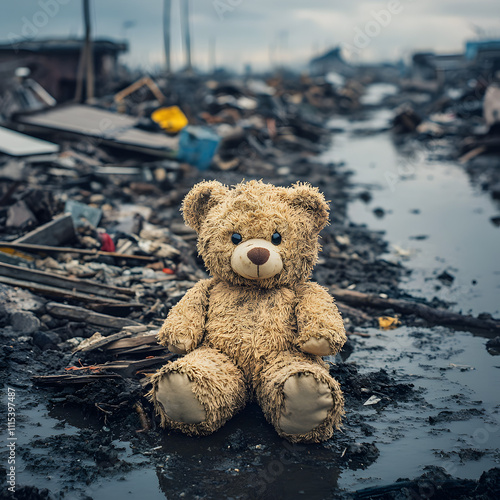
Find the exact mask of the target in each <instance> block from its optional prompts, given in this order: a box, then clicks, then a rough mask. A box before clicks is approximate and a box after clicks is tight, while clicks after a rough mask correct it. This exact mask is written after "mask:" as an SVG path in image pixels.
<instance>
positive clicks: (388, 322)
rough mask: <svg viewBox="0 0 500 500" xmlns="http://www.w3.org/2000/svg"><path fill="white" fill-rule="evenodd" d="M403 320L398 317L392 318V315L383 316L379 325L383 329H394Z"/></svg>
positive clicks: (379, 320)
mask: <svg viewBox="0 0 500 500" xmlns="http://www.w3.org/2000/svg"><path fill="white" fill-rule="evenodd" d="M400 324H401V322H400V321H399V319H398V318H392V317H391V316H381V317H380V318H379V319H378V326H379V327H380V328H382V330H392V329H393V328H397V327H398V326H399V325H400Z"/></svg>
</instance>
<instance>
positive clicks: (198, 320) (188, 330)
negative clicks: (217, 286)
mask: <svg viewBox="0 0 500 500" xmlns="http://www.w3.org/2000/svg"><path fill="white" fill-rule="evenodd" d="M212 282H213V280H212V279H207V280H201V281H199V282H198V283H196V285H194V286H193V288H191V289H190V290H188V291H187V292H186V295H184V297H183V298H182V299H181V300H180V301H179V302H178V303H177V304H176V305H175V306H174V307H173V308H172V309H171V310H170V312H169V313H168V316H167V319H166V320H165V322H164V323H163V326H162V327H161V329H160V331H159V332H158V341H159V343H160V344H162V345H165V346H167V347H168V349H169V350H170V351H172V352H174V353H176V354H186V353H187V352H190V351H192V350H193V349H195V348H196V347H197V346H198V345H199V344H200V342H201V341H202V339H203V334H204V330H205V320H206V312H207V307H208V298H209V294H210V288H211V287H212Z"/></svg>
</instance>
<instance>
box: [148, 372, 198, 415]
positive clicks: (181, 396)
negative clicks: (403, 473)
mask: <svg viewBox="0 0 500 500" xmlns="http://www.w3.org/2000/svg"><path fill="white" fill-rule="evenodd" d="M193 386H194V384H193V382H191V381H190V380H189V378H188V376H187V375H186V374H185V373H178V372H172V373H168V374H167V375H165V376H163V377H162V378H161V379H160V381H159V382H158V388H157V390H156V400H157V401H158V402H159V403H160V405H161V406H162V408H163V410H164V412H165V413H166V415H167V417H168V418H170V419H171V420H173V421H174V422H181V423H185V424H199V423H200V422H203V421H205V420H206V417H207V414H206V412H205V408H203V405H202V404H201V403H200V402H199V401H198V399H197V398H196V396H195V395H194V392H193Z"/></svg>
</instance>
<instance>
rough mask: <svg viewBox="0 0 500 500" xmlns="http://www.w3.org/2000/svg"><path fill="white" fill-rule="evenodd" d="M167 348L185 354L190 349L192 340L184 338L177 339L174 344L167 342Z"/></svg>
mask: <svg viewBox="0 0 500 500" xmlns="http://www.w3.org/2000/svg"><path fill="white" fill-rule="evenodd" d="M167 349H168V350H169V351H170V352H173V353H174V354H186V353H188V352H189V351H191V350H192V341H191V340H189V339H188V338H186V339H179V340H177V341H176V342H175V344H173V343H171V342H169V343H168V344H167Z"/></svg>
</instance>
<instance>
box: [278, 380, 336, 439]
mask: <svg viewBox="0 0 500 500" xmlns="http://www.w3.org/2000/svg"><path fill="white" fill-rule="evenodd" d="M283 393H284V396H285V399H284V405H283V409H282V411H281V417H280V419H279V422H278V426H279V428H280V429H281V430H282V432H284V433H285V434H305V433H306V432H309V431H311V430H313V429H314V428H315V427H317V426H318V425H319V424H321V422H323V421H324V420H325V419H326V417H327V416H328V412H329V411H330V410H331V408H332V407H333V396H332V393H331V389H330V388H329V387H328V385H327V384H325V383H324V382H318V381H317V380H316V379H315V378H314V377H313V375H311V374H309V373H306V374H302V373H301V374H298V375H294V376H293V377H290V378H289V379H288V380H287V381H286V382H285V384H284V386H283Z"/></svg>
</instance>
